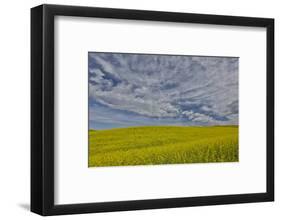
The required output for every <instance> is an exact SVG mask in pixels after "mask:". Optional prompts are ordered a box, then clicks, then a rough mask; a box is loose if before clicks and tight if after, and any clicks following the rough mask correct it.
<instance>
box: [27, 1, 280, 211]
mask: <svg viewBox="0 0 281 220" xmlns="http://www.w3.org/2000/svg"><path fill="white" fill-rule="evenodd" d="M55 16H79V17H96V18H114V19H130V20H146V21H165V22H183V23H185V22H186V23H194V24H216V25H230V26H231V25H236V26H244V27H265V28H266V34H267V40H266V77H267V81H266V86H267V94H266V97H267V100H266V102H267V107H266V109H267V116H266V117H267V118H266V119H267V122H266V123H267V131H266V137H267V146H266V192H264V193H249V194H237V195H236V194H235V195H220V196H200V197H187V198H169V199H152V200H134V201H119V202H101V203H86V204H85V203H83V204H69V205H55V204H54V180H55V179H54V178H55V176H54V17H55ZM249 86H250V85H249ZM273 200H274V19H271V18H253V17H236V16H222V15H206V14H190V13H174V12H160V11H142V10H127V9H112V8H96V7H76V6H60V5H40V6H38V7H34V8H32V9H31V211H32V212H35V213H37V214H40V215H44V216H46V215H61V214H78V213H94V212H110V211H126V210H140V209H159V208H173V207H187V206H203V205H219V204H233V203H249V202H266V201H273Z"/></svg>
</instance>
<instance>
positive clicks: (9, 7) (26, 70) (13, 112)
mask: <svg viewBox="0 0 281 220" xmlns="http://www.w3.org/2000/svg"><path fill="white" fill-rule="evenodd" d="M42 3H51V4H68V5H81V4H83V5H89V6H99V7H115V8H134V9H146V10H163V11H180V12H193V13H210V14H228V15H240V16H257V17H273V18H275V19H276V20H275V22H276V24H275V25H276V26H275V28H276V30H275V38H276V45H275V49H276V52H275V55H276V59H275V61H276V69H275V72H276V126H275V127H276V134H278V133H279V132H280V131H281V117H280V116H281V115H280V114H278V111H281V110H280V108H281V101H280V100H281V99H280V97H279V95H278V94H280V92H281V91H280V90H281V89H280V86H278V84H280V83H281V77H280V75H279V74H278V72H279V71H280V65H279V63H278V62H277V61H278V58H279V55H280V52H281V47H280V43H279V41H278V39H280V36H281V33H280V30H281V23H280V22H281V14H280V6H281V4H280V5H279V4H278V3H279V1H277V0H275V1H274V0H267V1H265V0H263V1H258V0H256V1H245V0H229V1H225V0H212V1H208V0H206V1H203V0H189V1H187V0H171V1H168V0H167V1H163V0H139V1H132V0H118V1H114V0H103V1H102V0H96V1H90V0H85V1H83V3H82V2H81V1H78V0H68V1H63V0H56V1H48V0H45V1H44V2H42V1H37V0H26V1H20V0H11V1H2V2H1V13H0V16H1V19H0V24H1V25H0V30H1V32H0V76H1V80H0V103H1V107H0V131H1V133H0V134H1V136H0V137H1V138H0V209H1V212H0V218H1V219H38V218H40V217H39V216H38V215H36V214H33V213H30V212H29V211H28V209H29V194H30V190H29V183H30V181H29V179H30V163H29V162H30V156H29V155H30V8H31V7H33V6H36V5H39V4H42ZM249 86H250V85H249ZM278 100H279V101H278ZM257 107H258V106H257ZM280 144H281V138H280V136H279V137H278V136H277V135H276V148H275V149H276V151H275V155H276V156H275V158H276V163H275V165H276V172H275V173H276V181H275V184H276V201H275V202H274V203H255V204H254V203H253V204H237V205H221V206H207V207H192V208H177V209H162V210H145V211H130V212H117V213H100V214H88V215H72V216H63V217H60V218H61V219H66V218H67V219H78V218H79V219H90V218H93V217H94V218H96V219H122V220H126V219H136V220H138V219H146V218H147V219H148V218H149V219H161V220H162V219H172V218H173V219H186V218H189V219H216V220H219V219H229V220H231V219H235V220H237V219H247V218H248V219H276V218H277V216H278V215H280V214H281V201H280V199H281V190H279V185H280V182H281V174H280V172H279V167H280V166H281V159H279V157H278V155H279V154H280V153H281V150H280V148H279V146H280ZM253 172H259V170H253ZM51 218H52V219H57V218H59V217H51Z"/></svg>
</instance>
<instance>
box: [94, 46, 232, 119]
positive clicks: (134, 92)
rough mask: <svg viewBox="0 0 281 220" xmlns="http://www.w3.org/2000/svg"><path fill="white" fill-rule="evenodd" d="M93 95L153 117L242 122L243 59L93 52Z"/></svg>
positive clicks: (102, 101)
mask: <svg viewBox="0 0 281 220" xmlns="http://www.w3.org/2000/svg"><path fill="white" fill-rule="evenodd" d="M89 95H90V97H89V98H90V100H94V101H95V102H97V103H100V104H102V105H104V106H107V107H109V108H111V109H116V110H123V111H127V112H132V113H136V114H139V115H142V116H145V117H150V118H182V119H183V120H184V121H191V122H198V123H200V122H201V123H203V124H238V58H224V57H194V56H162V55H140V54H111V53H94V52H93V53H89Z"/></svg>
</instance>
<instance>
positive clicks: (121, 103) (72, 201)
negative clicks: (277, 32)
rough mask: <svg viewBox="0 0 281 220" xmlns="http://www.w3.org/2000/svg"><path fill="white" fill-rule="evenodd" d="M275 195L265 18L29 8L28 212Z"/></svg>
mask: <svg viewBox="0 0 281 220" xmlns="http://www.w3.org/2000/svg"><path fill="white" fill-rule="evenodd" d="M273 200H274V20H273V19H271V18H252V17H236V16H225V15H203V14H189V13H175V12H159V11H141V10H127V9H111V8H94V7H76V6H59V5H41V6H38V7H35V8H32V9H31V211H32V212H35V213H38V214H40V215H60V214H78V213H92V212H109V211H126V210H139V209H156V208H172V207H187V206H202V205H219V204H232V203H248V202H266V201H273Z"/></svg>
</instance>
